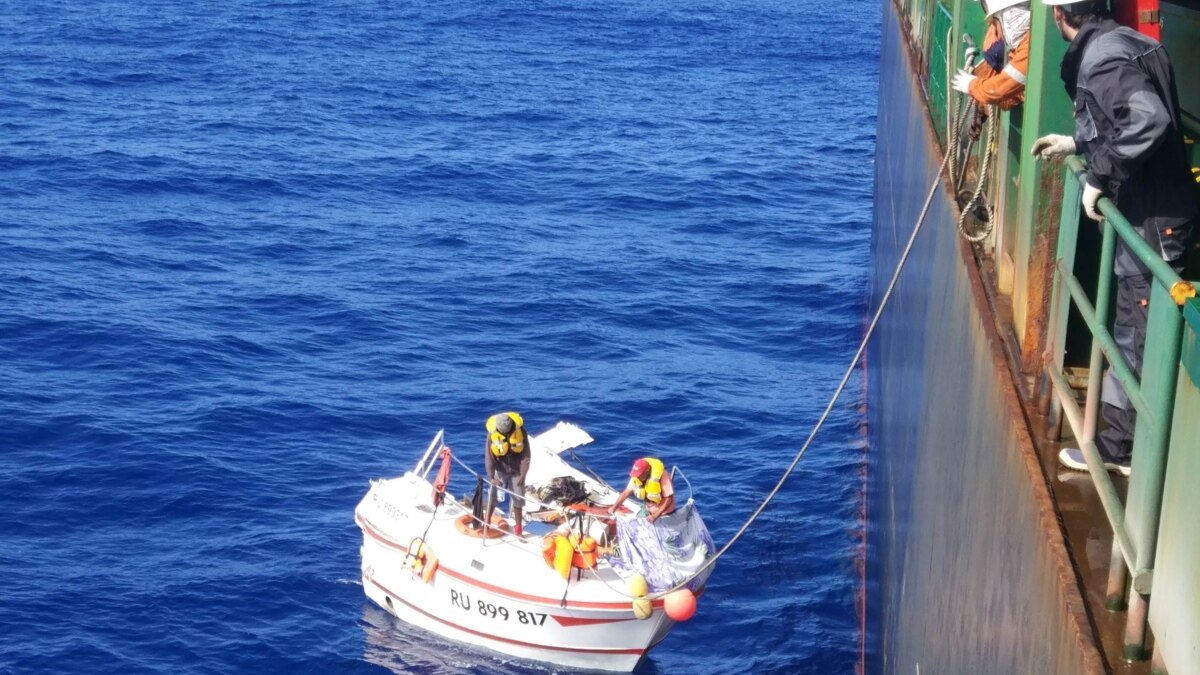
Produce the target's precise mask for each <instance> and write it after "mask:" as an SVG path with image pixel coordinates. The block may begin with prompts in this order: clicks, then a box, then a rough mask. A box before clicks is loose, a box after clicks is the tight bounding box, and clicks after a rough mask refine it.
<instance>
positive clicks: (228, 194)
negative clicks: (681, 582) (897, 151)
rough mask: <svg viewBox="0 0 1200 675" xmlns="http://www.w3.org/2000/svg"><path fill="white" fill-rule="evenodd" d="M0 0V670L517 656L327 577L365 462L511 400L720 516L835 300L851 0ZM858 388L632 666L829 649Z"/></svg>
mask: <svg viewBox="0 0 1200 675" xmlns="http://www.w3.org/2000/svg"><path fill="white" fill-rule="evenodd" d="M4 14H5V16H4V18H3V20H0V63H3V64H4V65H3V70H4V77H3V78H0V128H2V130H3V133H2V134H0V204H2V207H0V259H2V260H3V264H2V265H0V298H2V300H0V446H2V450H0V579H3V581H0V671H3V672H13V673H51V672H63V673H160V672H170V673H234V672H246V673H260V672H289V673H292V672H311V673H328V672H387V670H389V669H390V670H392V671H396V672H410V673H467V672H472V673H496V672H503V673H541V672H547V671H546V669H545V668H543V667H540V666H536V665H530V664H523V663H516V662H513V661H511V660H506V659H501V658H499V657H496V656H494V655H489V654H481V653H479V652H476V651H473V650H471V649H468V648H465V647H462V646H458V645H454V644H450V643H446V642H444V641H442V640H440V639H437V638H433V637H431V636H428V635H425V634H423V633H420V632H419V631H416V630H413V629H410V628H408V627H406V626H404V625H402V624H400V623H399V622H397V621H396V620H394V619H392V618H390V617H389V616H388V615H386V614H385V613H383V612H382V611H380V610H379V609H378V608H376V607H374V606H372V605H371V604H370V603H369V602H368V601H367V600H366V599H365V597H364V596H363V593H362V589H361V587H360V586H359V585H358V584H359V582H358V577H359V560H358V546H359V542H360V534H359V532H358V530H357V528H356V527H355V525H354V521H353V509H354V506H355V503H356V501H357V500H358V499H359V498H360V497H361V496H362V495H363V494H364V492H365V491H366V488H367V481H368V479H370V478H373V477H380V476H391V475H397V474H399V473H401V472H403V471H404V470H405V469H406V468H408V467H410V466H411V465H412V463H413V462H415V460H416V458H417V456H418V454H419V452H420V451H421V450H422V449H423V448H424V447H425V445H426V443H427V442H428V441H429V439H430V437H431V436H432V435H433V433H434V432H436V431H437V430H438V429H439V428H443V427H444V428H445V429H446V433H447V437H448V440H449V442H450V444H451V445H452V446H455V447H456V448H460V449H467V452H466V453H465V456H466V458H467V459H468V460H471V461H473V462H475V463H476V464H477V465H478V464H479V463H481V462H482V457H481V452H482V439H483V428H482V424H483V420H484V417H485V416H486V415H487V414H489V413H492V412H495V411H498V410H502V409H509V408H513V409H517V410H520V411H521V412H522V413H524V415H525V416H526V419H527V420H528V421H529V423H530V426H531V427H532V428H533V429H534V430H537V429H541V428H546V427H549V426H550V425H551V424H553V423H554V422H555V421H556V420H558V419H568V420H573V421H576V422H578V423H580V424H581V425H583V426H584V427H585V428H586V429H588V430H589V431H590V432H591V433H592V435H593V436H595V437H596V439H597V441H596V443H595V444H593V445H591V446H589V447H587V448H585V449H584V451H583V453H582V456H583V457H584V459H585V460H586V461H587V462H588V463H589V464H590V465H591V466H593V467H594V468H596V469H597V470H599V471H600V472H602V473H603V474H604V475H606V476H609V477H611V479H612V480H614V481H616V480H620V477H621V475H622V472H623V471H624V469H625V468H626V467H627V466H628V463H629V461H630V460H631V459H632V458H633V457H634V456H636V455H637V454H639V453H641V452H644V451H648V452H654V453H656V454H660V455H661V456H662V457H664V458H665V459H666V460H667V461H668V462H670V463H677V464H679V465H680V466H681V468H683V469H684V471H685V472H686V474H687V476H688V477H689V478H690V480H691V483H692V486H693V488H694V490H695V492H696V496H697V500H698V503H699V506H700V510H701V512H702V513H703V514H704V515H705V517H706V519H707V520H708V522H709V524H710V527H711V528H712V530H713V534H714V535H715V537H716V539H717V540H718V542H723V541H726V540H727V539H728V538H729V537H730V536H731V535H732V534H733V533H734V532H735V531H736V530H737V528H738V526H739V525H740V524H741V523H742V522H743V521H744V520H745V518H746V517H747V516H748V515H749V514H750V512H751V511H752V510H753V508H754V507H755V506H756V505H757V504H758V503H759V501H760V500H761V499H762V498H763V497H764V495H765V494H766V493H767V491H768V490H769V489H770V487H771V486H772V485H773V483H774V481H775V480H776V479H777V478H778V476H779V475H780V473H781V471H782V470H783V468H784V467H785V466H786V465H787V463H788V462H789V461H790V460H791V458H792V456H793V454H794V453H795V452H796V451H797V450H798V449H799V447H800V444H801V443H802V441H803V439H804V437H805V436H806V435H807V433H808V432H809V430H810V428H811V426H812V424H813V423H814V422H815V420H816V418H817V417H818V415H819V414H820V411H821V410H822V408H823V407H824V405H825V403H826V401H827V399H828V397H829V395H830V393H831V392H832V390H833V387H834V385H835V384H836V382H837V379H838V377H839V376H840V375H841V372H842V369H843V368H844V367H845V365H846V363H847V361H848V359H849V358H850V356H851V355H852V354H853V351H854V348H855V346H856V343H857V341H858V339H859V336H860V335H861V333H862V328H863V321H864V314H865V312H866V304H865V303H866V294H865V290H864V289H865V280H866V278H867V274H868V266H869V245H868V243H869V242H868V238H869V234H868V233H869V223H870V219H871V177H872V169H871V162H872V157H873V149H874V129H875V107H876V103H875V97H876V79H877V74H878V65H877V63H876V61H877V59H878V48H877V43H878V30H879V28H878V25H879V3H878V2H875V1H871V2H868V1H866V0H848V1H847V2H844V3H839V4H837V5H836V6H831V5H829V4H828V3H824V2H821V3H818V2H816V1H815V0H796V1H789V2H785V1H783V0H748V1H746V2H737V3H733V2H726V1H724V0H679V1H678V2H676V3H675V4H670V5H668V4H662V3H646V2H633V1H631V0H602V1H601V2H597V3H586V4H578V3H569V2H563V1H562V0H542V1H540V2H532V1H530V0H494V1H491V2H479V1H476V0H467V1H466V2H462V1H461V0H460V1H457V2H448V1H446V0H430V1H429V2H425V3H415V4H414V3H396V2H387V1H384V0H354V1H351V0H327V1H325V2H320V3H318V2H310V1H305V0H296V1H291V2H269V1H264V2H249V1H248V0H224V1H220V2H214V3H194V2H182V1H180V0H164V1H163V2H157V3H132V2H117V1H112V0H108V1H105V0H99V1H97V2H85V3H74V2H65V1H63V0H47V1H45V2H21V3H8V4H6V6H5V10H4ZM862 404H863V396H862V383H861V379H859V378H857V377H856V379H855V380H854V381H853V382H852V386H851V388H850V391H849V395H848V396H847V397H846V399H845V400H844V401H843V402H842V404H840V405H839V406H838V407H837V409H836V411H835V413H834V415H833V417H832V419H831V422H830V424H829V425H828V426H827V428H826V430H825V432H824V433H823V435H822V436H821V437H819V440H818V442H817V443H816V445H815V446H814V448H813V449H812V450H811V451H810V452H809V454H808V456H807V457H806V459H805V460H804V461H803V462H801V464H800V466H799V469H798V470H797V472H796V473H795V474H794V475H793V476H792V478H791V479H790V481H789V482H788V483H787V484H786V487H785V489H784V490H783V491H782V493H781V494H780V496H779V498H778V499H777V500H776V501H775V502H774V503H773V504H772V506H771V507H770V508H769V509H768V510H767V511H766V513H765V514H764V516H763V517H762V518H761V519H760V520H759V521H758V523H757V524H756V525H755V526H754V527H753V528H751V530H750V532H749V534H748V535H747V536H746V538H744V539H743V540H742V541H741V542H740V543H739V544H738V545H737V546H735V547H734V548H733V549H732V550H731V551H730V553H729V555H728V556H727V557H725V558H724V559H723V560H722V561H721V563H720V564H719V566H718V567H717V570H716V574H715V575H714V576H713V578H712V580H711V582H710V585H709V587H708V590H707V592H706V593H705V595H704V596H703V598H702V599H701V603H700V612H699V614H698V615H697V617H696V618H695V619H693V620H692V621H690V622H688V623H685V624H681V625H679V626H678V627H677V628H676V629H675V631H674V632H673V633H672V634H671V635H670V637H669V638H668V639H667V640H666V641H665V642H664V643H663V644H662V645H661V646H660V647H659V648H658V649H656V650H655V651H654V652H653V654H652V656H651V658H650V659H648V660H647V661H646V662H644V663H643V665H642V667H641V668H640V672H644V673H687V674H691V673H713V674H717V673H721V674H725V673H742V672H745V673H832V672H842V673H844V672H852V671H853V669H854V666H855V664H856V663H857V661H858V658H859V651H860V648H861V645H860V640H861V635H860V632H859V621H860V618H859V614H858V610H857V599H856V596H857V594H858V593H859V592H860V590H861V580H860V572H859V569H858V568H857V566H856V565H857V563H858V561H859V559H860V555H861V551H860V547H861V541H862V532H861V528H862V523H861V520H860V518H861V516H860V509H861V508H862V499H861V491H862V475H861V471H862V463H863V461H864V454H865V448H864V441H863V438H864V436H863V431H862V428H861V427H862V424H863V416H862V414H861V410H860V406H861V405H862ZM476 453H479V454H476ZM466 486H467V481H466V477H465V476H464V475H462V474H461V472H460V473H459V474H458V475H457V476H456V478H455V483H453V484H452V487H453V488H454V489H455V490H456V491H458V492H465V491H466V489H467V487H466Z"/></svg>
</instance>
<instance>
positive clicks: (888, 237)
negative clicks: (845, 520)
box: [865, 0, 1103, 674]
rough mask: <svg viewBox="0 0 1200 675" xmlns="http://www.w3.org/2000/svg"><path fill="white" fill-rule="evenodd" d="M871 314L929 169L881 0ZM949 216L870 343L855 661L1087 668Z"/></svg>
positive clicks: (1070, 577)
mask: <svg viewBox="0 0 1200 675" xmlns="http://www.w3.org/2000/svg"><path fill="white" fill-rule="evenodd" d="M883 4H884V11H883V25H882V34H883V35H882V40H881V72H880V91H879V126H878V136H877V139H878V140H877V148H876V161H875V217H874V224H873V233H872V236H873V244H872V246H873V255H874V273H873V280H872V300H873V302H872V307H876V306H878V304H879V302H880V300H881V297H882V295H883V293H884V291H885V289H886V287H887V284H888V281H889V279H890V277H891V274H892V271H893V270H894V268H895V265H896V262H897V260H898V259H899V257H900V254H901V251H902V250H903V248H904V246H905V243H906V242H907V240H908V237H909V234H910V233H911V232H912V229H913V227H914V224H915V222H916V221H917V219H918V216H919V214H920V212H921V209H922V206H923V204H924V201H925V199H926V196H927V194H928V192H929V190H930V186H931V185H932V183H933V182H934V180H935V175H936V173H937V171H938V167H939V166H940V164H941V159H942V157H941V154H940V151H939V150H938V149H937V146H936V145H935V142H934V137H933V135H932V133H931V131H930V127H929V122H928V115H927V113H926V107H925V102H924V99H923V96H922V95H921V91H920V88H919V85H918V83H917V81H916V78H915V77H914V75H913V70H912V63H911V60H910V57H909V54H908V49H907V46H906V42H905V36H904V32H903V29H902V27H901V24H900V22H899V20H898V17H897V15H896V11H895V8H894V7H893V5H892V3H891V2H887V1H886V0H885V2H884V3H883ZM956 217H957V211H956V210H955V205H954V204H953V203H952V201H951V200H950V198H949V196H948V195H947V193H946V191H945V190H944V189H943V188H941V187H939V188H938V192H937V194H936V196H935V197H934V199H933V201H932V204H931V207H930V210H929V213H928V216H927V218H926V220H925V223H924V228H923V230H922V232H921V233H920V235H919V238H918V240H917V242H916V246H915V248H914V250H913V253H912V256H911V258H910V259H909V261H908V263H907V266H906V268H905V271H904V273H903V276H902V277H901V280H900V282H899V286H898V288H897V291H896V293H895V295H894V296H893V298H892V300H891V302H890V304H889V306H888V307H887V310H886V312H885V313H884V315H883V318H882V321H881V323H880V325H879V327H878V330H877V333H876V336H875V338H874V340H873V343H872V345H871V348H870V351H869V353H868V360H867V363H868V368H867V369H868V373H869V380H868V422H869V427H870V441H871V461H870V468H869V475H868V484H867V492H868V496H867V503H868V519H869V521H868V522H869V525H868V555H867V578H868V580H869V582H868V588H867V637H866V644H867V649H866V652H867V653H866V656H865V658H866V666H867V667H866V671H867V672H872V673H876V672H883V673H891V672H897V673H914V672H917V673H921V672H924V673H1038V672H1044V673H1062V674H1069V673H1085V672H1096V671H1098V670H1101V669H1102V668H1103V665H1102V662H1101V661H1100V658H1099V655H1098V653H1097V651H1096V649H1095V647H1094V644H1093V643H1092V640H1091V637H1090V635H1091V632H1090V630H1089V628H1088V626H1087V619H1086V614H1085V612H1084V609H1083V602H1082V599H1081V597H1080V595H1079V591H1078V586H1077V584H1076V582H1075V578H1074V572H1073V570H1072V567H1071V565H1070V563H1069V559H1068V557H1067V553H1066V549H1065V544H1064V541H1063V535H1062V532H1061V529H1060V527H1059V525H1058V520H1057V517H1056V514H1055V512H1054V509H1053V506H1052V503H1051V501H1050V497H1049V494H1048V490H1047V488H1046V479H1045V476H1044V473H1043V470H1042V468H1041V466H1040V463H1039V460H1038V458H1037V456H1036V454H1035V452H1034V449H1033V445H1032V442H1031V437H1030V433H1029V425H1028V424H1027V422H1026V420H1025V417H1024V415H1023V414H1022V412H1021V405H1020V402H1019V401H1018V399H1017V388H1016V386H1015V381H1014V379H1013V376H1012V374H1011V369H1010V367H1009V366H1008V361H1006V359H1005V352H1004V349H1003V345H1002V340H1001V339H1000V337H999V334H998V332H997V330H996V323H995V320H994V318H993V313H992V311H993V310H992V308H991V307H990V305H989V303H988V301H987V295H986V294H985V292H984V286H983V283H982V281H981V277H980V275H979V273H978V269H977V267H976V265H975V262H974V257H973V255H972V253H971V250H970V249H969V248H968V246H967V245H966V244H965V243H964V242H963V241H962V240H961V238H960V237H959V235H958V234H957V231H956V227H955V223H956Z"/></svg>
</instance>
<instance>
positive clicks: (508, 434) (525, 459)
mask: <svg viewBox="0 0 1200 675" xmlns="http://www.w3.org/2000/svg"><path fill="white" fill-rule="evenodd" d="M485 426H486V427H487V431H488V434H487V446H486V447H485V448H484V451H483V464H484V468H485V469H486V470H487V476H488V481H489V482H490V483H491V490H489V492H488V504H487V512H486V513H485V514H484V518H483V523H484V528H485V529H486V528H487V527H488V525H490V524H491V522H492V511H493V510H494V509H495V508H496V492H497V488H499V489H502V490H506V491H508V492H509V493H511V494H512V517H513V533H514V534H516V535H517V536H518V537H519V536H521V534H522V527H521V515H522V514H521V510H522V509H523V508H524V507H525V475H526V474H528V473H529V454H530V453H529V448H528V445H529V435H528V434H527V433H526V432H525V421H524V420H523V419H521V416H520V415H518V414H517V413H515V412H503V413H499V414H497V415H492V416H491V417H489V418H488V421H487V424H486V425H485Z"/></svg>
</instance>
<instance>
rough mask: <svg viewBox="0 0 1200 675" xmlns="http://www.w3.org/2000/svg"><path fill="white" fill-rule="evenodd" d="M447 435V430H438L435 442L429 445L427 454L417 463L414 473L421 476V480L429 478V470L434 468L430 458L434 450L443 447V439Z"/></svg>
mask: <svg viewBox="0 0 1200 675" xmlns="http://www.w3.org/2000/svg"><path fill="white" fill-rule="evenodd" d="M445 434H446V430H445V429H438V432H437V434H435V435H434V437H433V442H431V443H430V444H429V447H428V448H425V454H423V455H421V461H419V462H417V466H416V468H415V469H414V473H418V474H420V475H421V478H425V477H426V476H428V475H429V470H430V469H432V468H433V462H432V461H430V459H429V456H430V455H432V454H433V451H434V450H436V449H437V448H440V447H442V437H443V436H444V435H445ZM426 462H429V466H426V465H425V463H426Z"/></svg>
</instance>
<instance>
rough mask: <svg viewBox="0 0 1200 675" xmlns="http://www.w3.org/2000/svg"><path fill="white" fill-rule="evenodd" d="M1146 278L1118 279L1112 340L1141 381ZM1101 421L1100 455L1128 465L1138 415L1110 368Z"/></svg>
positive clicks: (1147, 312)
mask: <svg viewBox="0 0 1200 675" xmlns="http://www.w3.org/2000/svg"><path fill="white" fill-rule="evenodd" d="M1151 283H1153V280H1152V277H1149V276H1130V277H1117V309H1116V313H1115V315H1114V316H1113V340H1115V341H1116V343H1117V348H1118V350H1120V352H1121V356H1123V357H1125V362H1126V363H1128V364H1129V367H1130V368H1131V369H1132V370H1133V372H1134V373H1135V374H1136V375H1137V376H1138V377H1139V378H1141V375H1142V352H1143V351H1145V349H1146V322H1147V319H1149V317H1150V284H1151ZM1101 400H1102V401H1103V406H1102V407H1101V411H1100V414H1101V417H1103V418H1104V422H1105V423H1106V424H1107V425H1108V428H1106V429H1104V430H1103V431H1101V432H1100V434H1099V435H1097V437H1096V446H1097V447H1098V448H1099V449H1100V455H1101V456H1102V457H1103V458H1104V459H1105V461H1108V462H1119V463H1128V462H1129V459H1130V457H1132V456H1133V429H1134V426H1135V424H1136V423H1137V411H1136V410H1135V409H1134V407H1133V403H1132V402H1131V401H1130V400H1129V396H1128V395H1126V394H1125V388H1124V387H1122V386H1121V383H1120V381H1118V380H1117V376H1116V374H1114V373H1113V370H1112V368H1109V369H1108V371H1107V372H1105V373H1104V388H1103V393H1102V395H1101Z"/></svg>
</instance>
